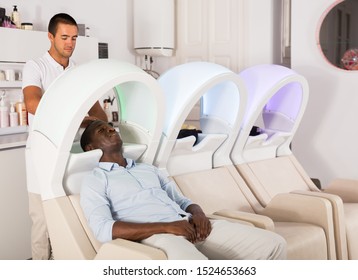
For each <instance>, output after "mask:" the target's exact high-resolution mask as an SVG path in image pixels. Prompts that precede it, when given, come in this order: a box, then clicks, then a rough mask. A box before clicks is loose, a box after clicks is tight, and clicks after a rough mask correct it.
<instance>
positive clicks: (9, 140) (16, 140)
mask: <svg viewBox="0 0 358 280" xmlns="http://www.w3.org/2000/svg"><path fill="white" fill-rule="evenodd" d="M27 136H28V133H27V132H25V133H16V134H7V135H0V150H4V149H12V148H19V147H25V146H26V141H27Z"/></svg>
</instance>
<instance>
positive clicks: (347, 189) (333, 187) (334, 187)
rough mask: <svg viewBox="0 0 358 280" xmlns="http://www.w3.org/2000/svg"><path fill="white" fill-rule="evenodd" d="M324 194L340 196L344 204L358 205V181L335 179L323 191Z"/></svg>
mask: <svg viewBox="0 0 358 280" xmlns="http://www.w3.org/2000/svg"><path fill="white" fill-rule="evenodd" d="M323 192H324V193H330V194H335V195H338V196H339V197H340V198H341V199H342V200H343V202H344V203H357V202H358V180H351V179H335V180H333V181H332V182H331V183H330V184H329V185H328V186H327V187H325V188H324V189H323Z"/></svg>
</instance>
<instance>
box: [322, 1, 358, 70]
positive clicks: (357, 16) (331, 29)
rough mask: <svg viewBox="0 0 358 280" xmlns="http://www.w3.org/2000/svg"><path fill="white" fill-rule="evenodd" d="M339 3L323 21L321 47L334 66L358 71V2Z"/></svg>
mask: <svg viewBox="0 0 358 280" xmlns="http://www.w3.org/2000/svg"><path fill="white" fill-rule="evenodd" d="M337 2H338V4H337V5H335V6H333V7H332V8H331V9H330V10H329V11H328V13H327V14H326V17H325V18H324V19H323V21H322V25H321V28H320V30H319V45H320V47H321V50H322V53H323V54H324V55H325V57H326V58H327V60H328V61H329V62H330V63H331V64H332V65H334V66H336V67H338V68H341V69H345V70H358V32H357V31H356V30H355V27H356V26H357V24H358V0H344V1H337Z"/></svg>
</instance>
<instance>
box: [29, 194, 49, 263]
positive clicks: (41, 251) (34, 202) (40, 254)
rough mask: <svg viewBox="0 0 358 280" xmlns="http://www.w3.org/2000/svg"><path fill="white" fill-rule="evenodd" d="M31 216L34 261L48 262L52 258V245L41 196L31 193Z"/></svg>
mask: <svg viewBox="0 0 358 280" xmlns="http://www.w3.org/2000/svg"><path fill="white" fill-rule="evenodd" d="M29 214H30V217H31V220H32V227H31V251H32V259H33V260H48V259H50V257H51V244H50V239H49V235H48V231H47V225H46V219H45V213H44V210H43V207H42V199H41V195H39V194H35V193H29Z"/></svg>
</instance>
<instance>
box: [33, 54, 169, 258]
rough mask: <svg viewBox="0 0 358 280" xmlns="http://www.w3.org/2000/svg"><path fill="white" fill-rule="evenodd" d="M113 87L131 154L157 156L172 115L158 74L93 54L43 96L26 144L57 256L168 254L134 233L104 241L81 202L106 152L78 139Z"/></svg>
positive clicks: (142, 158) (149, 160)
mask: <svg viewBox="0 0 358 280" xmlns="http://www.w3.org/2000/svg"><path fill="white" fill-rule="evenodd" d="M110 90H113V91H114V92H115V94H117V100H119V102H120V106H121V110H120V122H119V129H120V130H121V135H122V139H123V142H124V143H125V144H124V154H125V155H127V156H128V155H129V156H130V157H132V158H134V159H137V160H139V161H142V162H147V163H152V162H153V159H154V156H155V152H156V150H157V146H158V144H159V139H160V134H161V128H162V123H163V119H164V102H163V100H162V98H163V93H162V90H161V88H160V86H159V85H158V83H157V81H156V80H155V79H154V78H152V77H151V76H149V75H148V74H146V73H145V72H144V71H142V70H141V69H139V68H138V67H136V66H134V65H131V64H128V63H122V62H119V61H115V60H96V61H92V62H89V63H87V64H83V65H81V66H78V67H76V68H74V69H71V70H70V71H68V72H66V73H65V74H64V75H62V76H60V77H59V78H58V79H57V80H56V81H55V82H54V83H53V84H52V85H51V87H50V88H49V89H48V92H47V93H46V94H45V95H44V96H43V98H42V99H41V102H40V104H39V107H38V109H37V111H36V116H35V118H34V122H33V126H32V131H31V132H30V133H31V137H30V138H29V141H30V142H29V143H28V147H27V151H26V161H27V172H29V173H31V174H35V175H36V177H37V178H38V183H39V184H40V186H41V196H42V200H43V208H44V212H45V216H46V220H47V225H48V230H49V236H50V239H51V245H52V250H53V255H54V258H55V259H166V255H165V253H164V252H163V251H161V250H158V249H156V248H152V247H149V246H146V245H143V244H140V243H136V242H131V241H128V240H123V239H116V240H113V241H111V242H108V243H105V244H101V243H99V242H98V241H97V240H96V239H95V238H94V237H93V234H92V232H91V230H89V228H88V226H87V222H86V220H85V218H84V215H83V213H82V209H81V207H80V205H79V191H80V186H81V179H82V177H83V176H84V175H85V174H86V173H88V172H90V171H91V170H92V169H93V168H94V167H95V166H96V165H97V164H98V161H99V159H100V157H101V153H102V151H100V150H94V151H90V152H86V153H84V152H80V151H79V149H78V143H73V141H74V138H75V135H76V133H77V131H78V128H79V127H80V124H81V121H82V120H83V118H84V117H85V116H86V114H87V112H88V110H89V109H90V107H91V106H92V105H93V104H94V103H95V102H96V101H97V100H99V99H100V98H101V97H102V96H103V95H104V94H106V93H107V92H108V91H110ZM143 104H144V105H145V106H141V105H143ZM76 147H77V148H76ZM74 151H76V152H74ZM29 183H30V184H31V183H33V182H29Z"/></svg>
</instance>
